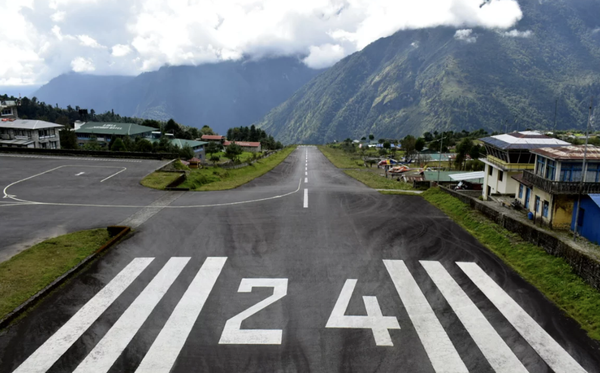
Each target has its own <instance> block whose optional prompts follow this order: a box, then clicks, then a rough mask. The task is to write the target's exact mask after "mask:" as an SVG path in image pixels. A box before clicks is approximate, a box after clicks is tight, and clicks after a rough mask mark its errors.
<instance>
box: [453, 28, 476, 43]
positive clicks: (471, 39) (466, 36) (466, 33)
mask: <svg viewBox="0 0 600 373" xmlns="http://www.w3.org/2000/svg"><path fill="white" fill-rule="evenodd" d="M454 39H456V40H461V41H464V42H465V43H475V42H476V41H477V35H473V30H471V29H463V30H456V33H454Z"/></svg>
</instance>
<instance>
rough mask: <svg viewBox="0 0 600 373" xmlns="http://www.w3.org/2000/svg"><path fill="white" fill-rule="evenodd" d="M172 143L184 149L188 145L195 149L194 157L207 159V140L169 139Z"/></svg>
mask: <svg viewBox="0 0 600 373" xmlns="http://www.w3.org/2000/svg"><path fill="white" fill-rule="evenodd" d="M169 141H170V142H171V144H173V145H175V146H177V147H178V148H181V149H183V148H184V147H185V146H186V145H188V146H189V147H190V148H192V150H193V151H194V157H196V158H198V159H200V160H202V161H203V160H205V159H206V152H205V145H206V144H208V142H206V141H196V140H184V139H169Z"/></svg>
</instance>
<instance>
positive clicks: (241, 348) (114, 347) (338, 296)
mask: <svg viewBox="0 0 600 373" xmlns="http://www.w3.org/2000/svg"><path fill="white" fill-rule="evenodd" d="M4 161H5V159H4V158H0V162H2V166H0V171H6V169H8V170H9V171H10V172H12V173H13V174H11V178H10V180H9V179H7V176H5V175H3V176H2V179H1V180H2V181H3V182H4V183H5V184H6V185H9V184H10V183H12V182H14V181H18V180H21V179H24V178H27V177H30V176H32V175H35V174H38V173H41V172H44V171H47V170H50V169H53V168H56V167H59V166H62V165H63V163H60V162H59V161H58V160H43V159H36V160H35V162H38V163H32V164H31V165H30V167H29V169H25V168H26V167H24V166H22V165H21V163H18V164H19V166H18V167H17V166H11V165H7V164H5V162H4ZM18 162H23V160H21V161H18ZM82 162H83V161H82ZM113 166H117V167H127V171H124V172H123V173H122V174H119V175H115V176H114V177H112V178H111V179H109V180H110V181H111V183H114V184H110V186H107V185H108V184H107V185H104V184H105V183H108V182H109V180H107V181H106V182H103V183H101V185H100V184H99V183H98V182H97V181H93V182H92V181H90V182H89V183H87V182H84V181H83V180H82V179H80V178H81V176H84V175H85V174H81V175H79V176H75V175H76V174H77V173H79V172H87V171H85V170H84V171H80V170H79V169H78V168H77V167H75V168H71V167H61V168H59V169H57V170H54V171H51V172H49V173H46V174H43V175H40V176H36V177H34V178H31V179H29V180H25V181H23V182H21V183H18V184H15V185H13V186H11V187H10V188H8V189H7V190H6V191H5V195H9V196H10V195H13V196H16V197H7V198H5V199H4V200H5V201H6V202H4V205H9V204H13V203H14V205H10V206H0V212H1V213H2V220H0V222H1V224H2V225H1V231H0V232H1V233H2V234H4V233H5V232H12V231H13V229H16V230H17V232H16V233H14V234H13V233H9V235H11V234H12V236H11V237H12V238H11V239H12V242H17V241H18V237H19V235H24V234H25V232H26V230H27V229H30V230H35V227H36V226H43V227H51V226H52V224H56V219H57V217H59V216H67V215H73V216H76V217H77V220H80V224H79V225H77V226H76V225H75V224H71V225H69V227H72V228H75V227H76V228H77V229H83V228H91V227H95V226H99V225H100V226H102V225H107V224H116V223H118V222H120V221H128V219H129V221H135V222H137V224H139V226H138V227H137V228H136V230H135V233H134V234H133V235H132V236H131V237H130V238H128V239H127V240H125V241H123V242H122V243H120V244H119V245H118V246H116V247H115V248H113V249H111V250H110V251H109V252H108V253H107V254H106V255H104V256H103V257H102V258H101V259H99V260H97V261H96V262H94V263H93V264H92V265H90V266H89V267H87V268H86V269H85V270H83V271H82V273H80V274H79V275H78V276H77V277H76V278H74V279H72V280H71V281H70V282H69V283H67V284H66V285H64V286H63V287H61V288H60V289H58V290H57V291H55V292H54V293H53V294H51V295H50V296H48V297H47V298H45V299H44V300H43V301H42V302H41V303H40V304H39V306H37V307H36V308H35V309H33V310H32V311H31V312H29V313H28V314H27V315H26V316H25V317H24V318H22V319H21V320H20V321H19V322H18V323H16V324H15V325H13V326H12V327H10V328H8V329H6V330H4V331H2V332H0V372H13V371H14V372H46V371H47V372H73V371H74V372H92V373H95V372H228V373H229V372H411V373H412V372H416V373H419V372H494V371H495V372H569V373H571V372H585V371H587V372H600V344H599V343H597V342H595V341H593V340H591V339H590V338H588V337H587V336H586V334H585V332H584V331H582V330H581V329H580V328H579V326H578V325H577V323H575V322H574V321H573V320H571V319H569V318H568V317H566V316H565V315H564V314H563V313H562V312H561V311H560V310H559V309H558V308H557V307H556V306H554V305H553V304H552V303H551V302H549V301H548V300H547V299H545V298H544V296H543V295H541V294H540V293H539V292H538V291H537V290H536V289H535V288H534V287H532V286H531V285H529V284H528V283H527V282H525V281H524V280H523V279H521V278H520V277H519V276H518V275H517V274H516V273H515V272H514V271H512V270H511V269H510V268H508V267H507V266H505V265H504V264H503V263H502V262H501V261H500V260H499V259H498V258H496V257H495V256H494V255H493V254H491V253H489V252H488V250H487V249H485V248H484V247H483V246H481V245H480V244H479V243H478V242H477V241H476V240H475V239H474V238H473V237H472V236H470V235H469V234H468V233H467V232H465V231H464V230H463V229H461V228H460V227H459V226H458V225H456V224H455V223H454V222H453V221H451V220H450V219H448V218H447V217H446V216H445V215H444V214H443V213H441V212H440V211H439V210H437V209H436V208H434V207H433V206H431V205H429V204H428V203H427V202H426V201H424V200H423V199H421V198H420V197H418V196H403V195H396V196H390V195H381V194H379V193H377V192H375V191H373V190H371V189H369V188H367V187H365V186H364V185H362V184H361V183H359V182H357V181H355V180H354V179H351V178H350V177H348V176H346V175H345V174H344V173H342V172H341V171H340V170H338V169H336V168H335V167H334V166H333V165H332V164H331V163H330V162H329V161H328V160H327V159H326V158H325V157H324V156H323V155H322V154H321V153H320V152H319V151H318V149H316V148H314V147H299V148H298V149H297V150H295V151H294V152H293V153H292V154H291V155H290V156H289V157H288V158H287V159H286V160H285V161H284V162H282V164H280V165H279V166H278V167H276V168H275V169H274V170H273V171H271V172H269V173H268V174H266V175H264V176H262V177H260V178H258V179H256V180H254V181H252V182H250V183H248V184H246V185H244V186H242V187H240V188H238V189H235V190H232V191H223V192H214V193H213V192H210V193H191V192H190V193H181V192H179V193H176V192H159V191H150V190H146V189H144V188H142V187H139V186H138V185H137V180H135V177H134V176H136V177H137V176H138V175H143V174H145V172H146V171H147V170H149V169H152V168H153V167H154V166H156V165H155V164H146V163H141V164H136V165H135V166H134V165H132V166H131V168H129V166H127V165H121V164H116V163H115V164H114V165H113ZM136 167H139V169H136ZM13 168H18V169H16V170H13ZM130 170H131V174H128V172H129V171H130ZM133 170H135V172H137V174H135V175H134V171H133ZM112 171H113V170H112V169H111V170H94V171H93V177H94V180H97V179H100V178H106V177H108V176H110V174H111V172H112ZM117 171H118V169H114V172H117ZM10 172H9V173H10ZM90 172H92V171H90ZM114 172H113V173H114ZM3 173H4V172H3ZM89 176H92V175H89ZM90 180H91V179H90ZM19 200H20V201H19ZM22 201H33V202H36V203H31V202H22ZM148 205H150V206H151V207H147V206H148ZM7 214H11V215H13V216H15V217H17V220H16V221H15V222H13V219H12V218H6V216H7ZM28 218H31V222H32V224H30V225H29V226H28V225H27V220H28ZM111 218H112V219H113V221H110V222H108V221H109V220H110V219H111ZM86 224H88V225H89V226H87V227H83V226H84V225H86ZM19 232H20V233H19ZM24 237H25V238H24V239H28V238H29V237H30V236H27V235H25V236H24Z"/></svg>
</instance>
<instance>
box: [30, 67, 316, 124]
mask: <svg viewBox="0 0 600 373" xmlns="http://www.w3.org/2000/svg"><path fill="white" fill-rule="evenodd" d="M320 72H321V70H314V69H310V68H308V67H307V66H306V65H304V64H303V63H302V62H301V61H300V60H299V59H298V58H291V57H282V58H271V59H263V60H259V61H226V62H220V63H214V64H205V65H200V66H165V67H162V68H160V69H159V70H158V71H153V72H148V73H143V74H140V75H138V76H136V77H123V76H93V75H82V74H74V73H71V74H66V75H61V76H59V77H57V78H56V79H53V80H52V81H50V82H49V83H48V84H46V85H45V86H43V87H42V88H40V89H39V90H38V91H37V92H36V93H35V95H36V96H37V98H38V99H39V100H41V101H45V102H47V103H58V104H59V105H61V106H66V105H71V106H73V107H74V106H76V105H77V106H80V107H82V108H88V109H91V108H93V109H94V110H95V111H96V112H104V111H107V110H114V111H115V113H118V114H120V115H122V116H132V117H133V116H135V117H141V118H150V119H160V120H168V119H170V118H173V119H174V120H175V121H177V122H179V123H181V124H184V125H188V126H195V127H202V126H203V125H209V126H211V127H212V128H213V129H214V130H215V131H217V132H219V133H225V132H226V131H227V129H228V128H232V127H238V126H248V125H250V124H251V123H252V122H255V121H258V120H259V119H260V118H262V117H263V116H264V115H265V114H266V113H267V112H268V111H269V110H271V109H272V108H274V107H275V106H277V105H279V104H280V103H282V102H283V101H285V100H286V99H287V98H288V97H290V96H291V95H292V94H293V93H294V92H295V91H296V90H297V89H298V88H300V87H302V85H304V84H305V83H306V82H308V81H309V80H310V79H311V78H313V77H315V76H316V75H318V74H319V73H320Z"/></svg>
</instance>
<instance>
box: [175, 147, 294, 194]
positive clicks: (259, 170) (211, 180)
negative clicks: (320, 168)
mask: <svg viewBox="0 0 600 373" xmlns="http://www.w3.org/2000/svg"><path fill="white" fill-rule="evenodd" d="M295 149H296V147H295V146H288V147H286V148H284V149H283V150H281V151H279V152H277V153H275V154H273V155H271V156H269V157H267V158H263V159H260V160H258V161H256V162H255V163H254V164H251V165H249V166H246V167H242V168H238V169H232V170H226V169H223V168H220V167H207V168H202V169H198V170H192V171H191V172H190V173H189V175H188V177H187V179H186V181H184V182H183V183H182V184H181V185H180V187H182V188H190V190H197V191H208V190H226V189H233V188H237V187H239V186H240V185H242V184H245V183H247V182H249V181H252V180H254V179H256V178H257V177H259V176H262V175H264V174H266V173H267V172H269V171H271V170H272V169H273V168H275V166H277V165H278V164H279V163H281V162H282V161H283V160H284V159H285V158H287V156H288V155H290V153H291V152H292V151H294V150H295Z"/></svg>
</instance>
